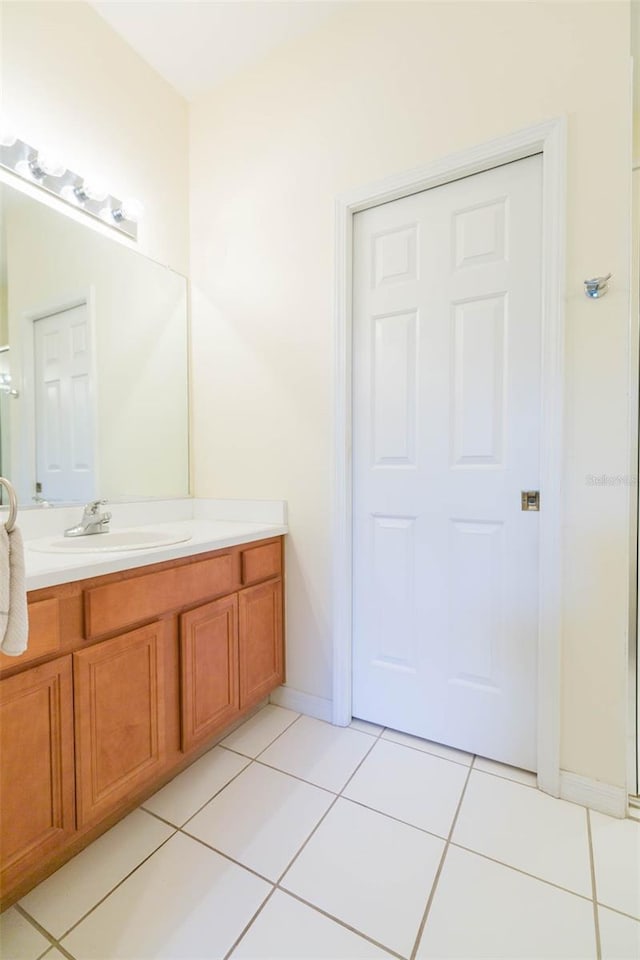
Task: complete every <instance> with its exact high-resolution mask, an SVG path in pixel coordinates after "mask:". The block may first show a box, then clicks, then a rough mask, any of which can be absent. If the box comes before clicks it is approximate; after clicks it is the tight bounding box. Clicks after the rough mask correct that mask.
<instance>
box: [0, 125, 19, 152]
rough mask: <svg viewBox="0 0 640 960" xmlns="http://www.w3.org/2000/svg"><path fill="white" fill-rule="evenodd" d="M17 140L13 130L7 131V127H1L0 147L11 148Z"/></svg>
mask: <svg viewBox="0 0 640 960" xmlns="http://www.w3.org/2000/svg"><path fill="white" fill-rule="evenodd" d="M17 139H18V138H17V136H16V135H15V133H14V132H13V130H11V129H9V128H8V127H3V128H2V129H0V146H3V147H12V146H13V145H14V144H15V143H16V141H17Z"/></svg>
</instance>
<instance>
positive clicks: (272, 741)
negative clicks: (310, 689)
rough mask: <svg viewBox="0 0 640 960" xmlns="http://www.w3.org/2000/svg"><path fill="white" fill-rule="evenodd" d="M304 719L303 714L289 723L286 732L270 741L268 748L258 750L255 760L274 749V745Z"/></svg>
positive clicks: (283, 731)
mask: <svg viewBox="0 0 640 960" xmlns="http://www.w3.org/2000/svg"><path fill="white" fill-rule="evenodd" d="M302 717H303V714H302V713H299V714H298V716H297V717H295V718H294V719H293V720H292V721H291V723H288V724H287V726H286V727H285V728H284V730H281V731H280V733H279V734H278V735H277V736H276V737H274V738H273V740H270V741H269V743H268V744H267V745H266V747H263V748H262V750H258V752H257V753H256V755H255V757H254V758H253V759H254V760H257V759H258V757H261V756H262V754H263V753H264V752H265V750H268V749H269V747H272V746H273V745H274V743H276V742H277V741H278V740H279V739H280V737H283V736H284V735H285V733H286V732H287V731H288V730H291V728H292V727H295V725H296V723H298V721H299V720H301V719H302Z"/></svg>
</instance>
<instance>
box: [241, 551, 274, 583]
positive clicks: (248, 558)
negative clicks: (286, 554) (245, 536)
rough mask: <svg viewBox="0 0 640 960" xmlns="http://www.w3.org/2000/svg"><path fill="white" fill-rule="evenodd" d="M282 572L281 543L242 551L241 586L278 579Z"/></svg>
mask: <svg viewBox="0 0 640 960" xmlns="http://www.w3.org/2000/svg"><path fill="white" fill-rule="evenodd" d="M281 572H282V543H281V541H280V540H277V541H276V542H275V543H265V544H262V545H261V546H259V547H249V548H248V549H247V550H243V551H242V585H243V586H245V587H246V586H250V584H252V583H259V582H260V581H261V580H269V579H271V577H279V576H280V573H281Z"/></svg>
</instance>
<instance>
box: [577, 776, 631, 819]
mask: <svg viewBox="0 0 640 960" xmlns="http://www.w3.org/2000/svg"><path fill="white" fill-rule="evenodd" d="M560 796H561V797H562V799H563V800H570V801H571V802H572V803H580V804H582V806H583V807H590V808H591V810H598V811H599V812H600V813H607V814H608V815H609V816H610V817H621V818H622V817H626V815H627V793H626V790H624V788H623V787H614V786H612V784H610V783H603V781H602V780H590V779H589V778H588V777H581V776H579V775H578V774H577V773H569V771H568V770H561V771H560Z"/></svg>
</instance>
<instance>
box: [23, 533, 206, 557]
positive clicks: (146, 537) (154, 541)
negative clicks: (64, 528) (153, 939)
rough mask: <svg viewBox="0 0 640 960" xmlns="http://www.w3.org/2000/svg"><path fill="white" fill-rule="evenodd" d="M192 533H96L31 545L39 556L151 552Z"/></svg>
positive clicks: (183, 539) (35, 542) (184, 538)
mask: <svg viewBox="0 0 640 960" xmlns="http://www.w3.org/2000/svg"><path fill="white" fill-rule="evenodd" d="M191 536H192V535H191V534H190V533H187V532H185V531H176V530H171V531H168V530H153V529H149V528H148V527H147V528H144V529H140V530H114V531H113V532H110V533H93V534H89V536H84V537H57V538H56V539H54V540H40V541H37V540H36V541H34V542H31V543H29V544H28V546H29V548H30V549H31V550H37V551H38V552H39V553H116V552H119V551H121V550H148V549H151V548H152V547H168V546H170V545H171V544H172V543H184V542H185V541H187V540H191Z"/></svg>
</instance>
